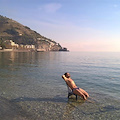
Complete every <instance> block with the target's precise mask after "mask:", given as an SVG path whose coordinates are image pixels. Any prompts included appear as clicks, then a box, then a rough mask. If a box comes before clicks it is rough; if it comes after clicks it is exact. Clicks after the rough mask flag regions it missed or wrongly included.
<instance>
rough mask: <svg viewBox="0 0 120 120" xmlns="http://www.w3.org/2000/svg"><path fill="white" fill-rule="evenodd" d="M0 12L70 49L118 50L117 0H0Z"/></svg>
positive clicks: (119, 6) (119, 5) (119, 10)
mask: <svg viewBox="0 0 120 120" xmlns="http://www.w3.org/2000/svg"><path fill="white" fill-rule="evenodd" d="M0 15H2V16H6V17H8V18H11V19H13V20H15V21H17V22H19V23H21V24H23V25H25V26H28V27H30V28H31V29H32V30H34V31H37V32H38V33H40V34H41V35H43V36H45V37H47V38H50V39H52V40H54V41H56V42H57V43H60V45H61V46H62V47H66V48H68V49H69V50H70V51H107V52H109V51H110V52H111V51H113V52H120V33H119V32H120V0H0Z"/></svg>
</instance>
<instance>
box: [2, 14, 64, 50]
mask: <svg viewBox="0 0 120 120" xmlns="http://www.w3.org/2000/svg"><path fill="white" fill-rule="evenodd" d="M11 41H12V42H11ZM12 44H14V45H13V46H14V49H23V48H24V49H28V48H31V49H33V48H34V49H35V50H37V51H59V50H61V49H62V47H61V45H60V44H59V43H57V42H55V41H53V40H51V39H49V38H46V37H44V36H42V35H40V34H39V33H37V32H36V31H34V30H31V29H30V28H29V27H27V26H24V25H22V24H20V23H18V22H16V21H14V20H12V19H9V18H7V17H3V16H1V15H0V47H2V48H6V49H7V48H9V49H10V48H13V46H12ZM30 46H34V47H30Z"/></svg>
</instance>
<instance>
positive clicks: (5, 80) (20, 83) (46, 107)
mask: <svg viewBox="0 0 120 120" xmlns="http://www.w3.org/2000/svg"><path fill="white" fill-rule="evenodd" d="M100 59H101V58H100ZM100 59H99V60H98V61H99V62H96V61H97V60H95V58H94V56H92V58H91V57H90V56H87V57H83V54H82V56H81V57H79V56H78V55H75V54H73V53H65V52H59V53H58V52H39V53H35V52H33V53H31V52H0V120H40V119H41V120H48V119H51V120H56V119H58V120H74V119H75V120H96V119H97V120H100V119H108V120H109V119H111V120H118V119H119V118H120V114H119V113H120V101H119V99H118V100H116V99H115V98H113V97H109V96H108V95H107V94H100V93H99V94H98V93H97V92H96V91H98V90H101V89H99V86H98V88H97V89H98V90H97V89H96V86H97V85H100V84H101V80H103V79H102V77H101V76H100V74H101V75H102V70H104V71H105V70H106V68H105V69H103V68H102V64H100ZM75 60H76V61H75ZM73 61H74V62H73ZM94 61H95V62H94ZM106 61H107V60H106ZM102 62H103V61H102ZM94 63H95V64H94ZM97 63H99V64H98V66H97ZM117 63H119V62H118V61H117ZM106 66H108V64H106ZM116 66H117V65H116V64H115V65H113V68H114V69H115V68H116ZM98 68H100V69H99V71H101V72H100V73H99V74H98V75H97V77H96V78H94V77H95V75H96V73H97V72H95V73H94V71H95V70H96V69H98ZM101 68H102V69H101ZM113 68H111V70H112V69H113ZM91 69H92V70H91ZM67 70H68V71H71V72H72V75H73V77H74V79H75V80H76V83H77V84H78V85H81V86H83V87H84V88H86V89H87V90H88V91H89V94H90V96H91V99H90V100H91V101H93V102H89V101H83V100H82V99H80V98H79V99H78V100H77V101H76V100H75V98H74V97H72V98H71V99H69V100H68V99H67V87H66V85H65V82H64V81H63V80H62V78H61V75H62V74H63V73H64V72H66V71H67ZM75 71H76V72H75ZM78 71H80V72H78ZM113 72H115V70H114V71H113ZM111 73H112V72H111ZM105 74H107V72H106V73H105ZM93 76H94V77H93ZM98 76H100V77H98ZM117 77H118V76H117V74H116V78H117ZM98 78H99V79H100V81H97V79H98ZM90 80H91V81H90ZM92 80H93V81H92ZM104 80H106V81H107V80H108V77H106V76H105V75H104ZM115 80H116V79H115ZM115 80H114V81H113V82H114V83H116V81H115ZM106 81H105V82H106ZM88 83H89V84H88ZM102 85H103V84H102ZM93 86H94V87H93ZM111 86H112V85H111ZM103 88H104V85H103ZM91 89H92V90H91ZM94 89H96V91H95V92H93V90H94ZM90 90H91V91H90ZM104 91H105V89H104ZM113 92H114V91H113ZM105 93H107V92H105ZM117 95H119V93H118V94H117ZM92 98H93V99H92Z"/></svg>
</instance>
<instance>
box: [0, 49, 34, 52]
mask: <svg viewBox="0 0 120 120" xmlns="http://www.w3.org/2000/svg"><path fill="white" fill-rule="evenodd" d="M0 52H33V50H13V49H4V50H0Z"/></svg>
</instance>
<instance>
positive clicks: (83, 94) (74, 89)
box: [62, 73, 89, 100]
mask: <svg viewBox="0 0 120 120" xmlns="http://www.w3.org/2000/svg"><path fill="white" fill-rule="evenodd" d="M62 78H63V79H64V80H65V82H66V83H67V85H68V86H69V87H70V88H71V89H72V92H73V93H74V94H76V95H79V96H81V97H82V98H83V99H84V100H86V99H87V98H88V97H89V94H88V93H87V92H86V91H85V90H83V89H81V88H78V87H77V86H76V84H75V82H74V81H73V80H72V79H71V78H70V74H69V73H65V74H64V75H62Z"/></svg>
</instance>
